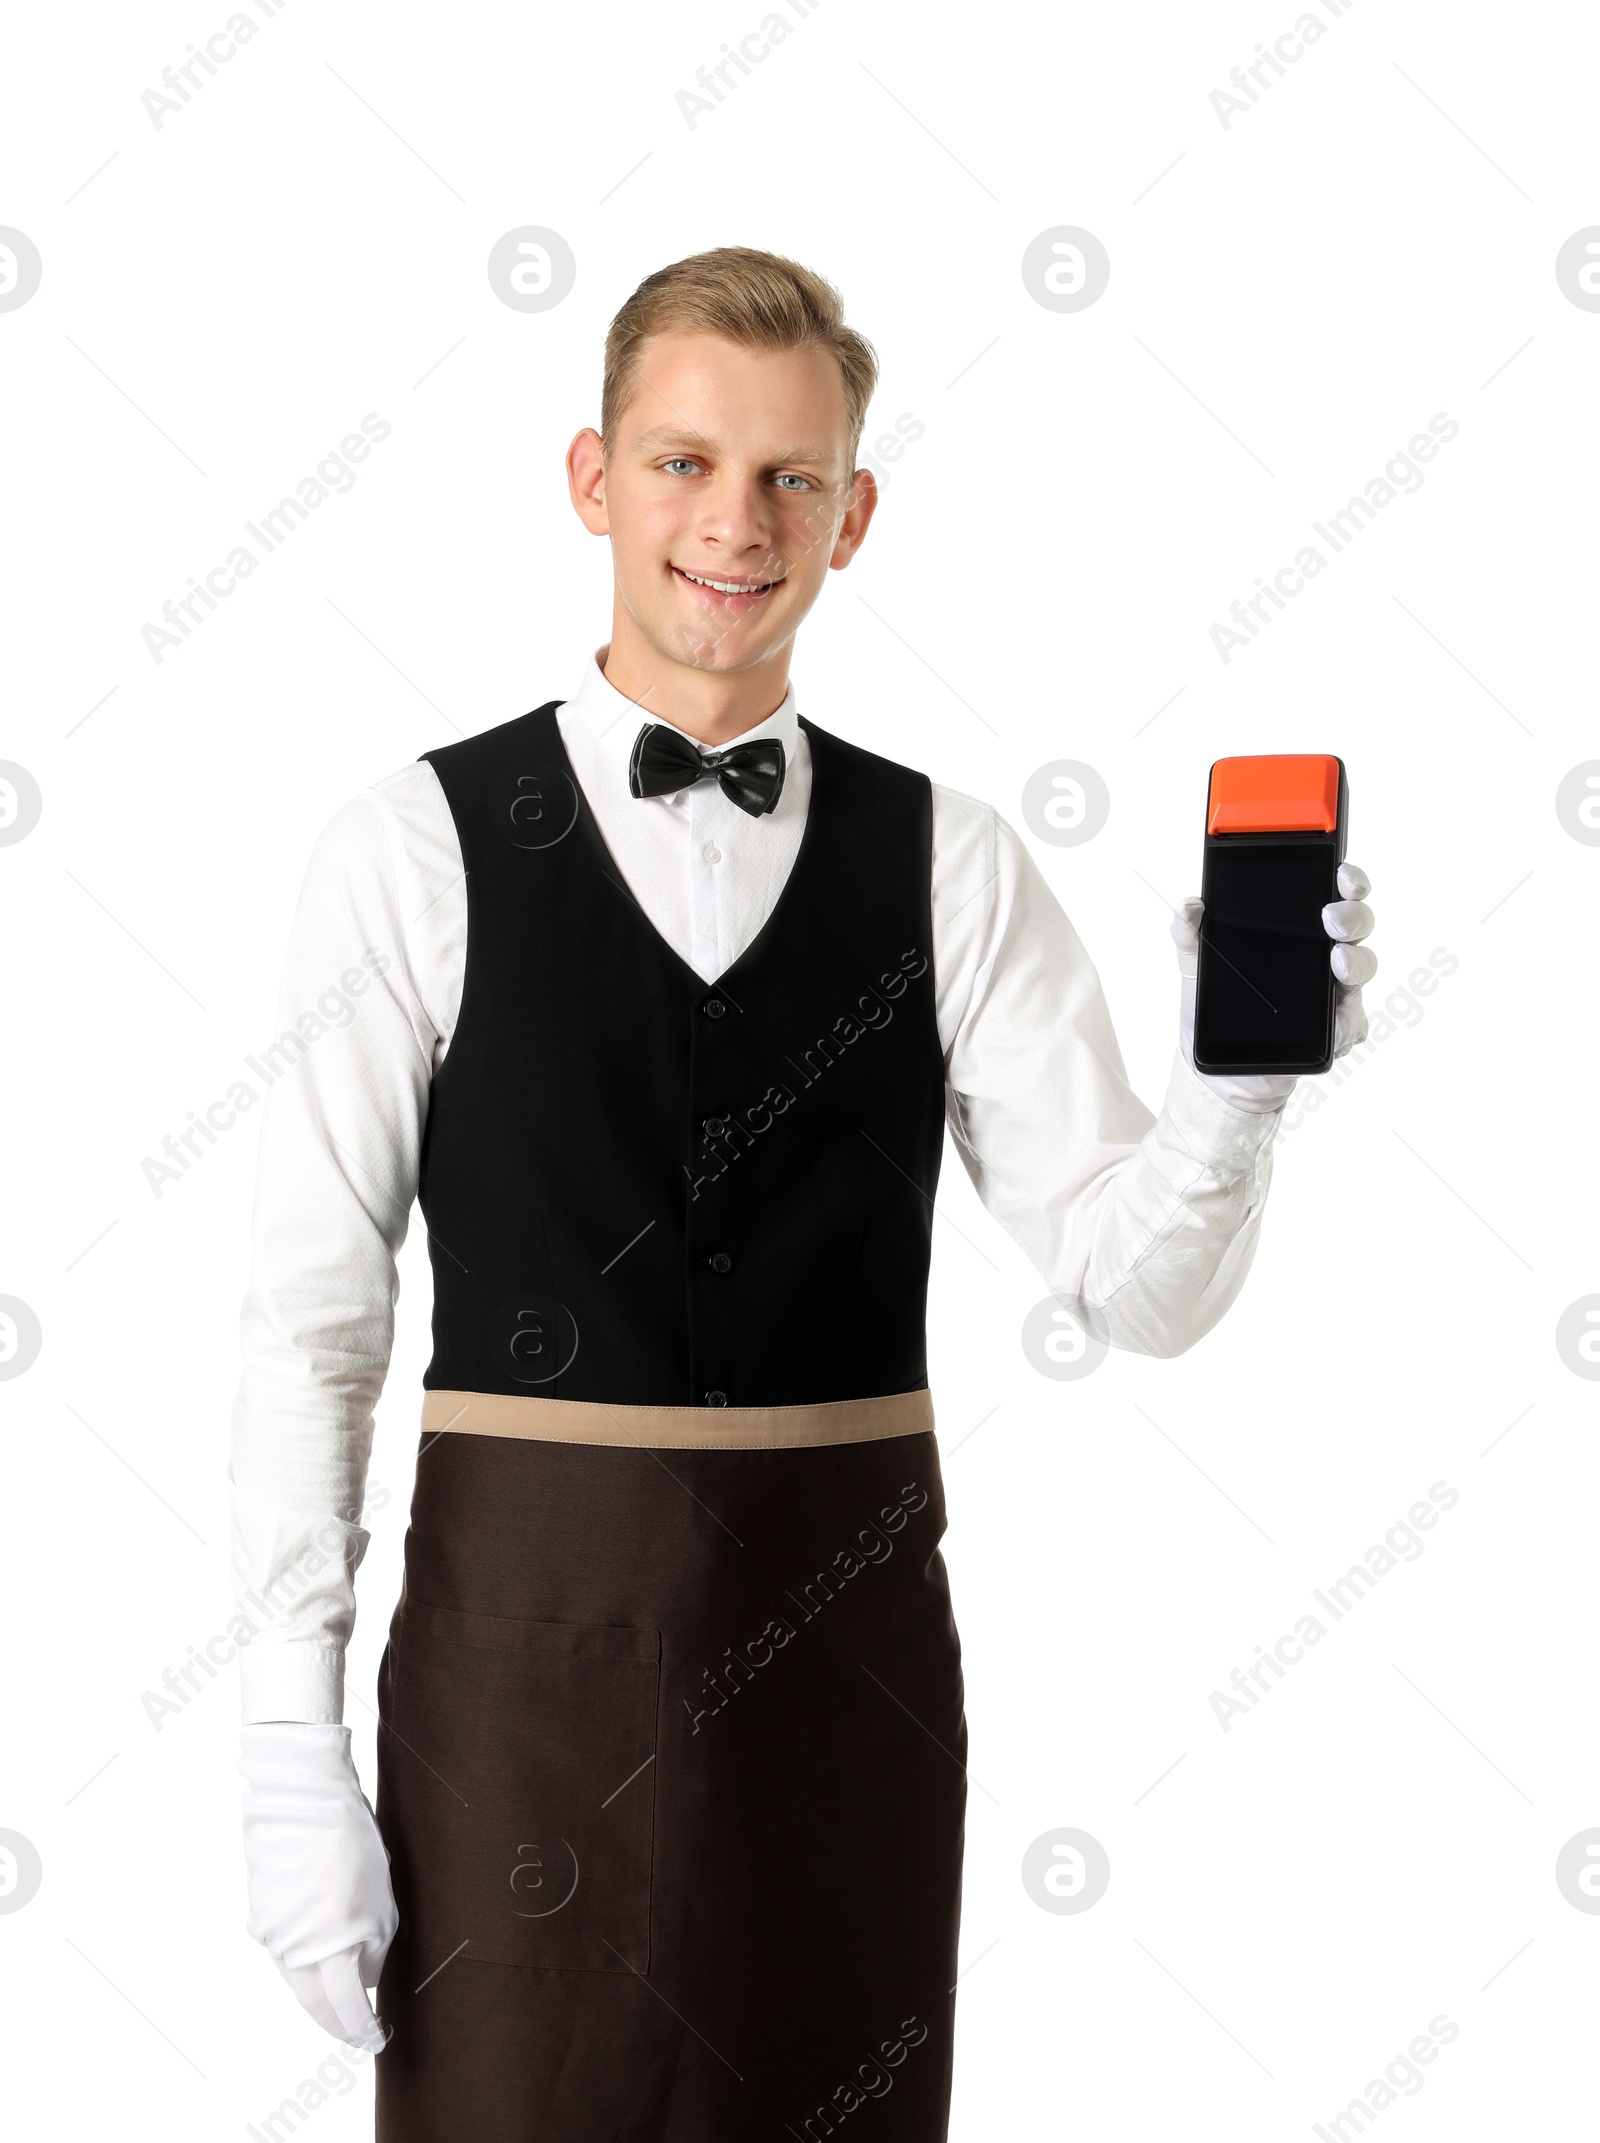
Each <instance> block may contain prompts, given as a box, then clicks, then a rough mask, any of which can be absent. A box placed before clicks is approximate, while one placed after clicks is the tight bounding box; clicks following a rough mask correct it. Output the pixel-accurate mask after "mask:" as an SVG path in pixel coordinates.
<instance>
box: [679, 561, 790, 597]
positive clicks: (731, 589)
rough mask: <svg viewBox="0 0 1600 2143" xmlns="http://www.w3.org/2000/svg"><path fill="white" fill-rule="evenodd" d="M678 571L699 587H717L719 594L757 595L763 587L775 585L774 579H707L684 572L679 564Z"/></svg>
mask: <svg viewBox="0 0 1600 2143" xmlns="http://www.w3.org/2000/svg"><path fill="white" fill-rule="evenodd" d="M678 571H679V572H680V573H683V577H684V579H685V580H692V581H693V582H694V584H695V586H696V587H697V588H715V589H716V591H717V593H718V595H756V594H758V593H759V592H760V590H761V589H762V588H770V587H773V586H774V585H775V583H774V582H772V581H756V582H754V583H751V582H750V581H739V580H706V579H705V578H704V577H703V576H702V575H701V574H699V573H688V572H684V569H683V567H682V566H679V568H678Z"/></svg>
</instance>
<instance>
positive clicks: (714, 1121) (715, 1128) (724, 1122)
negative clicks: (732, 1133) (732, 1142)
mask: <svg viewBox="0 0 1600 2143" xmlns="http://www.w3.org/2000/svg"><path fill="white" fill-rule="evenodd" d="M727 1128H728V1119H727V1118H726V1117H725V1116H708V1117H707V1118H706V1120H705V1122H704V1124H703V1125H702V1126H701V1129H702V1130H703V1131H704V1132H705V1135H706V1137H707V1138H720V1137H721V1136H722V1134H723V1132H724V1131H726V1130H727Z"/></svg>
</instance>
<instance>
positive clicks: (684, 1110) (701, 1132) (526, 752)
mask: <svg viewBox="0 0 1600 2143" xmlns="http://www.w3.org/2000/svg"><path fill="white" fill-rule="evenodd" d="M560 704H561V703H560V702H559V701H556V700H552V701H551V702H550V703H549V704H548V705H547V706H543V707H540V708H537V709H536V710H535V711H534V712H533V713H532V714H527V715H523V716H522V717H521V718H520V719H519V720H517V721H513V722H507V723H505V724H503V725H502V726H500V727H499V728H496V729H491V730H489V731H487V732H486V733H484V734H483V735H480V736H476V737H469V738H467V739H466V740H465V741H463V742H462V743H459V744H450V745H446V746H445V747H444V748H443V749H441V750H439V751H433V752H428V753H425V754H424V756H425V758H426V759H427V760H428V763H429V764H430V765H431V766H432V767H433V769H434V772H435V773H436V774H437V775H438V777H439V781H440V784H441V785H442V787H443V789H444V793H445V797H446V799H447V801H448V802H449V805H450V810H451V814H452V816H453V817H454V819H455V824H456V831H457V833H458V835H459V837H460V841H461V853H462V859H463V862H464V864H465V866H466V890H467V954H466V972H465V978H464V982H463V989H462V1001H461V1010H460V1016H459V1019H458V1021H457V1024H456V1029H455V1034H454V1037H453V1039H452V1041H451V1043H450V1047H449V1050H448V1052H447V1053H446V1056H445V1060H444V1063H443V1065H442V1066H441V1067H440V1069H439V1072H438V1074H437V1076H436V1077H435V1079H434V1081H433V1086H432V1091H431V1093H430V1096H429V1102H428V1117H427V1124H426V1127H425V1131H424V1136H423V1145H422V1166H421V1181H420V1190H419V1196H420V1203H421V1207H422V1212H423V1215H424V1218H425V1220H426V1222H427V1227H428V1249H429V1254H430V1256H431V1258H432V1263H433V1288H434V1309H433V1359H432V1361H431V1363H430V1364H429V1366H428V1370H427V1374H426V1376H425V1377H424V1379H423V1382H424V1384H425V1385H426V1387H427V1388H428V1389H429V1390H447V1391H449V1390H454V1391H478V1392H509V1393H516V1392H525V1393H530V1394H533V1395H535V1396H542V1397H547V1398H555V1399H585V1400H603V1401H608V1402H610V1403H612V1404H614V1405H676V1406H682V1405H690V1406H705V1405H709V1406H723V1405H732V1406H790V1405H803V1404H807V1403H811V1402H814V1401H820V1400H829V1399H857V1398H873V1397H877V1396H878V1395H880V1394H882V1393H886V1392H898V1391H911V1390H915V1389H918V1388H920V1387H921V1386H924V1385H925V1384H926V1383H927V1381H928V1377H927V1346H926V1329H925V1323H926V1305H927V1285H928V1259H929V1249H930V1237H931V1232H932V1225H933V1196H934V1190H935V1187H936V1185H937V1182H938V1177H939V1161H940V1157H941V1153H942V1149H943V1137H944V1066H943V1053H942V1051H941V1049H940V1044H939V1034H938V1026H937V1022H936V1019H935V1010H934V971H933V942H932V921H931V912H930V879H931V844H932V792H931V790H930V787H929V783H928V779H927V776H926V775H924V774H919V773H916V772H915V771H913V770H912V769H910V768H908V767H902V766H898V765H896V764H895V763H894V762H893V761H892V760H888V759H882V758H879V757H878V756H877V755H876V754H875V753H872V752H867V751H862V750H861V749H859V748H858V747H857V746H855V745H853V744H847V743H845V742H844V741H843V740H842V739H841V738H839V737H835V736H831V735H830V734H829V733H828V732H827V731H826V730H824V729H819V728H818V727H817V726H816V724H815V723H813V722H807V721H802V725H801V726H802V727H803V728H804V729H805V732H806V735H807V736H808V738H809V739H810V742H811V763H812V790H811V802H810V807H809V810H808V813H807V818H806V825H805V831H804V834H803V836H802V839H801V843H800V849H799V853H798V855H797V856H796V858H795V863H794V867H793V869H792V871H791V873H790V875H789V878H788V881H787V883H786V884H785V885H784V887H783V890H782V893H781V894H780V896H779V899H778V903H777V906H776V907H775V908H774V910H773V912H772V914H771V915H770V916H769V917H768V919H767V921H766V923H765V924H764V925H763V927H762V928H761V930H760V932H759V933H758V935H757V936H756V938H755V939H754V940H753V942H752V943H751V944H750V945H748V946H747V947H746V949H745V950H744V952H743V953H741V954H740V956H739V958H738V959H737V960H735V961H734V963H733V965H732V966H731V967H729V968H728V969H727V970H726V971H725V972H724V973H723V974H722V975H720V976H719V977H718V978H717V980H716V982H715V983H710V984H708V983H705V982H703V981H702V980H701V979H700V977H699V976H698V975H697V974H696V973H695V972H694V970H693V969H692V968H690V967H688V966H687V965H686V964H685V963H684V962H683V961H682V960H681V959H680V958H679V957H678V955H677V954H676V953H675V952H674V951H673V950H672V949H671V947H670V946H668V944H667V943H666V941H665V939H663V938H662V937H661V935H660V934H659V932H658V931H657V930H656V929H655V927H654V925H653V924H652V923H650V921H649V920H648V919H647V918H646V916H645V914H644V913H643V911H642V909H641V908H640V907H639V905H638V903H637V902H636V901H635V899H634V897H633V895H632V893H631V892H630V891H629V890H628V887H627V884H626V881H625V880H624V878H623V876H622V873H621V872H620V871H619V870H618V868H617V866H616V864H615V862H614V861H613V860H612V857H611V853H610V851H609V849H607V847H606V845H605V842H604V840H603V838H602V836H601V833H600V829H599V827H598V825H597V824H596V822H595V819H594V815H593V813H592V811H591V810H590V808H589V804H588V801H587V799H586V798H585V797H584V796H583V794H582V791H581V790H580V789H579V787H578V784H577V781H576V779H575V777H574V775H573V772H572V766H571V762H570V761H569V759H568V758H567V754H566V749H565V747H564V745H563V744H562V741H561V733H560V730H559V728H558V726H557V723H556V718H555V710H556V708H557V706H559V705H560ZM638 808H639V809H640V810H646V809H648V808H650V807H649V806H648V805H646V804H644V803H640V804H639V806H638Z"/></svg>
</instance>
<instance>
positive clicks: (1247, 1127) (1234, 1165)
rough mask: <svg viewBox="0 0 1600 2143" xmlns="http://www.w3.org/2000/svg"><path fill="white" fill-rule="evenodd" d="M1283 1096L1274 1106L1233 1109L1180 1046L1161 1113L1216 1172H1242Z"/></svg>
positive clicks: (1265, 1139)
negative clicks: (1271, 1107)
mask: <svg viewBox="0 0 1600 2143" xmlns="http://www.w3.org/2000/svg"><path fill="white" fill-rule="evenodd" d="M1287 1099H1288V1097H1287V1096H1285V1097H1284V1101H1281V1102H1279V1104H1278V1105H1277V1107H1276V1108H1274V1109H1263V1110H1256V1109H1240V1108H1236V1107H1235V1106H1234V1104H1233V1103H1232V1102H1231V1101H1224V1100H1223V1098H1222V1096H1221V1095H1220V1094H1219V1093H1217V1092H1216V1090H1215V1089H1214V1088H1213V1087H1210V1086H1208V1085H1207V1084H1206V1082H1205V1080H1204V1079H1202V1078H1201V1076H1200V1074H1199V1073H1198V1072H1197V1071H1196V1070H1195V1068H1194V1066H1193V1065H1192V1064H1191V1063H1190V1062H1189V1060H1188V1058H1187V1057H1186V1056H1185V1055H1184V1053H1183V1051H1182V1050H1181V1049H1179V1050H1177V1051H1175V1052H1174V1054H1173V1059H1172V1077H1171V1079H1170V1080H1169V1082H1168V1084H1167V1098H1166V1102H1165V1105H1164V1106H1163V1108H1162V1112H1161V1113H1162V1115H1163V1116H1164V1117H1165V1118H1166V1120H1167V1122H1168V1123H1169V1124H1170V1125H1171V1126H1172V1128H1173V1129H1174V1131H1176V1133H1177V1135H1178V1138H1179V1140H1180V1141H1181V1142H1182V1144H1183V1146H1184V1147H1185V1148H1186V1149H1187V1151H1188V1152H1189V1153H1191V1154H1192V1155H1193V1156H1194V1158H1195V1159H1196V1160H1197V1161H1199V1162H1201V1163H1202V1164H1203V1165H1204V1166H1205V1167H1207V1168H1214V1169H1215V1170H1216V1171H1217V1172H1218V1174H1219V1175H1224V1176H1242V1175H1245V1174H1246V1173H1247V1172H1248V1171H1249V1170H1251V1169H1253V1168H1254V1167H1255V1164H1256V1160H1257V1158H1258V1156H1259V1155H1260V1153H1261V1149H1262V1148H1263V1147H1264V1146H1267V1145H1270V1144H1271V1142H1272V1137H1273V1134H1274V1132H1275V1131H1276V1130H1277V1128H1278V1125H1279V1122H1280V1121H1281V1119H1282V1116H1283V1111H1284V1107H1285V1104H1286V1102H1287Z"/></svg>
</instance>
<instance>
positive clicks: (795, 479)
mask: <svg viewBox="0 0 1600 2143" xmlns="http://www.w3.org/2000/svg"><path fill="white" fill-rule="evenodd" d="M778 481H779V483H780V484H801V485H804V484H805V483H806V481H807V480H806V478H805V477H803V476H795V475H792V474H791V475H789V476H780V477H779V478H778Z"/></svg>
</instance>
